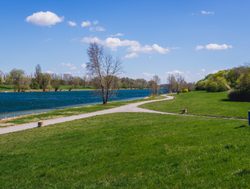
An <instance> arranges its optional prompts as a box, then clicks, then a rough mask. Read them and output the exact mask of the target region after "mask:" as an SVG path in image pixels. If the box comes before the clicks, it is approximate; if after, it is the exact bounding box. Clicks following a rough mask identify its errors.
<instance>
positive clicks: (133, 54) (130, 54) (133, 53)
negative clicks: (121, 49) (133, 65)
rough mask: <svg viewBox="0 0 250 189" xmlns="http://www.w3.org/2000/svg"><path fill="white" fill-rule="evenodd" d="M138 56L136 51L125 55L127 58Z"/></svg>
mask: <svg viewBox="0 0 250 189" xmlns="http://www.w3.org/2000/svg"><path fill="white" fill-rule="evenodd" d="M136 57H138V54H137V53H135V52H132V53H129V54H126V55H125V58H136Z"/></svg>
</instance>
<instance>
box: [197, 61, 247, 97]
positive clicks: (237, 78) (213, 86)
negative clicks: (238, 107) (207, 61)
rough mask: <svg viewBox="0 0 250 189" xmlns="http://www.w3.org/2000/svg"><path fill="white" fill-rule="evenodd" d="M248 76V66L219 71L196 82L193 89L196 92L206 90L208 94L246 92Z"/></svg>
mask: <svg viewBox="0 0 250 189" xmlns="http://www.w3.org/2000/svg"><path fill="white" fill-rule="evenodd" d="M249 74H250V67H249V66H240V67H237V68H232V69H229V70H221V71H218V72H216V73H214V74H209V75H207V76H206V77H205V78H204V79H202V80H200V81H198V82H197V83H196V87H195V88H196V90H206V91H208V92H221V91H227V90H230V89H237V90H243V91H246V88H247V90H248V89H250V87H249V85H246V83H247V82H248V80H249V78H250V75H249ZM243 78H244V79H243ZM241 80H244V81H241ZM244 82H245V83H244ZM240 83H242V84H240ZM242 93H243V92H241V94H242Z"/></svg>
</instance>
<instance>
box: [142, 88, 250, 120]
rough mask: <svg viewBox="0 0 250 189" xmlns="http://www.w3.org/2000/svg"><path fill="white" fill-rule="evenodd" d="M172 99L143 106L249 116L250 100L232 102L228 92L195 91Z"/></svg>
mask: <svg viewBox="0 0 250 189" xmlns="http://www.w3.org/2000/svg"><path fill="white" fill-rule="evenodd" d="M175 97H176V99H175V100H172V101H164V102H157V103H151V104H145V105H142V107H143V108H148V109H152V110H158V111H163V112H174V113H179V112H180V110H181V109H184V108H187V109H188V113H189V114H196V115H209V116H222V117H237V118H247V112H248V110H250V103H249V102H230V101H228V100H227V92H221V93H207V92H203V91H199V92H198V91H195V92H190V93H181V94H179V95H175Z"/></svg>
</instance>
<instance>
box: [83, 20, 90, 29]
mask: <svg viewBox="0 0 250 189" xmlns="http://www.w3.org/2000/svg"><path fill="white" fill-rule="evenodd" d="M91 25H92V23H91V22H90V21H88V20H86V21H83V22H82V24H81V26H82V27H83V28H88V27H90V26H91Z"/></svg>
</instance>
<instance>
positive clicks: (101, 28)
mask: <svg viewBox="0 0 250 189" xmlns="http://www.w3.org/2000/svg"><path fill="white" fill-rule="evenodd" d="M89 30H90V31H97V32H103V31H106V29H105V28H104V27H102V26H95V27H90V28H89Z"/></svg>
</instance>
